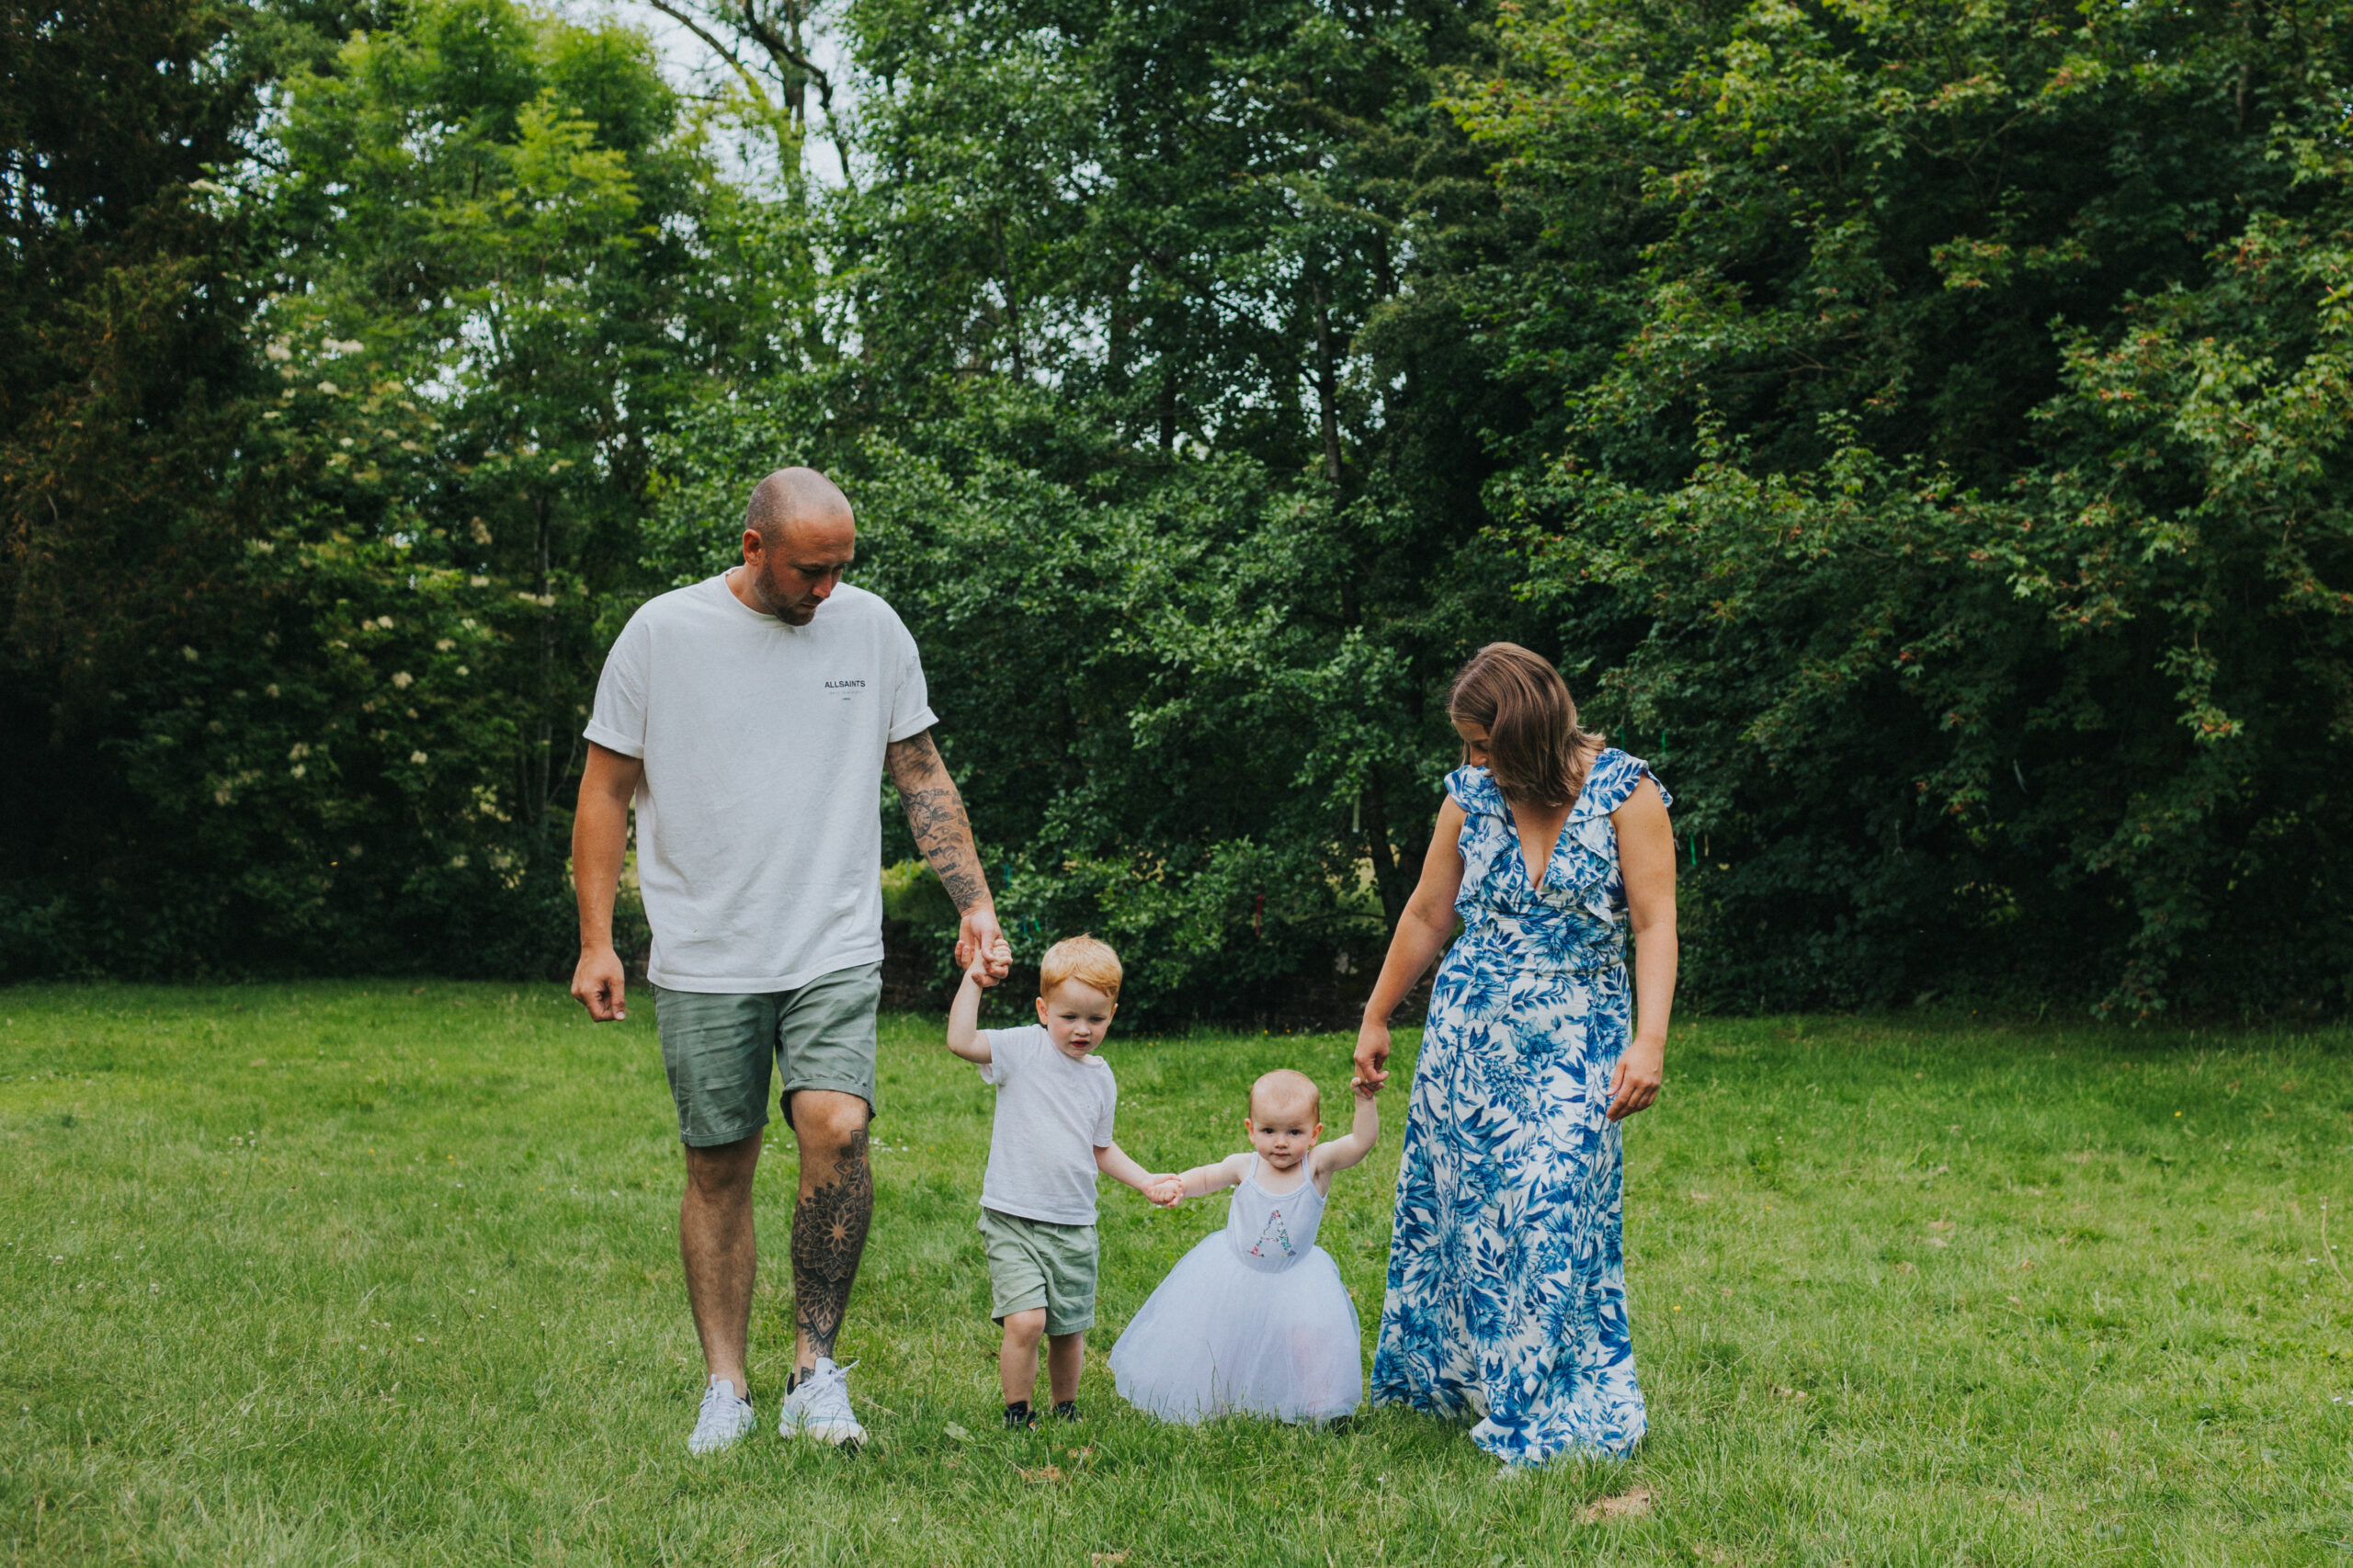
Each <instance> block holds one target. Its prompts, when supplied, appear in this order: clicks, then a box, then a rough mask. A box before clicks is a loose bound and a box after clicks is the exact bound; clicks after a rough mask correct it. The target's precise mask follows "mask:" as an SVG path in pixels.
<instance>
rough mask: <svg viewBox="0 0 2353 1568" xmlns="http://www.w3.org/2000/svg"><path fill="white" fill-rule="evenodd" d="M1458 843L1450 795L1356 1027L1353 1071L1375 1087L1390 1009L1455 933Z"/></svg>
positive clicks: (1385, 1053) (1457, 814)
mask: <svg viewBox="0 0 2353 1568" xmlns="http://www.w3.org/2000/svg"><path fill="white" fill-rule="evenodd" d="M1461 845H1462V808H1461V806H1458V805H1456V804H1455V803H1454V798H1453V797H1452V796H1450V795H1449V797H1447V801H1446V804H1444V805H1442V806H1440V807H1439V808H1438V825H1437V826H1436V827H1435V828H1433V829H1432V830H1431V831H1430V847H1429V853H1428V854H1427V855H1425V856H1423V857H1422V880H1421V881H1420V882H1419V883H1418V884H1416V885H1415V889H1414V896H1413V897H1412V898H1411V899H1409V900H1407V901H1406V903H1405V913H1404V915H1402V916H1400V917H1399V919H1398V921H1397V931H1396V934H1395V935H1394V936H1392V937H1390V938H1389V956H1388V957H1387V958H1385V959H1383V960H1381V978H1380V979H1378V980H1376V981H1374V982H1373V983H1372V995H1371V996H1370V998H1368V999H1367V1000H1366V1002H1365V1005H1364V1022H1363V1024H1362V1025H1361V1026H1360V1027H1359V1028H1358V1030H1357V1056H1356V1069H1357V1077H1358V1080H1359V1081H1361V1082H1363V1083H1366V1084H1370V1085H1372V1086H1373V1087H1374V1088H1376V1089H1378V1088H1380V1087H1381V1085H1383V1084H1385V1083H1387V1082H1388V1081H1389V1074H1388V1072H1387V1070H1386V1068H1387V1063H1388V1061H1389V1015H1390V1014H1392V1013H1393V1012H1395V1011H1396V1010H1397V1004H1398V1003H1400V1002H1403V1001H1404V999H1405V993H1406V992H1408V991H1411V990H1412V989H1413V988H1414V983H1415V982H1416V981H1418V980H1420V979H1421V978H1422V972H1423V971H1425V970H1427V969H1428V968H1429V967H1430V964H1431V963H1432V961H1434V960H1436V959H1437V958H1438V954H1439V953H1441V952H1443V951H1445V950H1446V944H1447V942H1448V941H1449V939H1450V938H1452V937H1453V935H1454V895H1455V894H1457V893H1459V892H1461V891H1462V847H1461Z"/></svg>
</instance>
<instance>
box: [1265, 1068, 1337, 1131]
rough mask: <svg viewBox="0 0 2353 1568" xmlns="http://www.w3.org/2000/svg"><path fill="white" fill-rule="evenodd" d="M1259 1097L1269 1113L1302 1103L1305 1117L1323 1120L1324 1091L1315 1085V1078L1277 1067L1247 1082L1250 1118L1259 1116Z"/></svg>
mask: <svg viewBox="0 0 2353 1568" xmlns="http://www.w3.org/2000/svg"><path fill="white" fill-rule="evenodd" d="M1260 1096H1264V1097H1265V1099H1266V1101H1267V1111H1268V1112H1269V1114H1271V1113H1273V1112H1277V1111H1284V1110H1289V1109H1290V1108H1293V1107H1295V1106H1297V1105H1300V1104H1302V1102H1304V1103H1305V1105H1306V1107H1307V1119H1308V1120H1310V1121H1321V1120H1323V1119H1324V1091H1323V1090H1321V1089H1319V1088H1317V1087H1316V1086H1315V1080H1314V1079H1313V1078H1311V1077H1309V1076H1308V1075H1307V1074H1304V1073H1296V1072H1293V1071H1292V1070H1291V1069H1290V1068H1288V1067H1278V1068H1276V1069H1275V1070H1274V1071H1273V1072H1271V1073H1267V1074H1261V1075H1260V1076H1259V1079H1258V1081H1257V1082H1256V1083H1255V1084H1253V1085H1250V1119H1251V1120H1253V1121H1256V1120H1257V1119H1258V1101H1259V1098H1260Z"/></svg>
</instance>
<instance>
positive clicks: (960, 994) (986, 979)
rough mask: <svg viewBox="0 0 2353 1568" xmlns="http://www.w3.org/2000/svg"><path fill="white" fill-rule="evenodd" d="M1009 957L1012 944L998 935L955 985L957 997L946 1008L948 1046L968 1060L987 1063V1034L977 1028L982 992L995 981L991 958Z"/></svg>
mask: <svg viewBox="0 0 2353 1568" xmlns="http://www.w3.org/2000/svg"><path fill="white" fill-rule="evenodd" d="M1012 959H1013V949H1012V946H1011V945H1010V944H1009V943H1006V941H1004V940H1003V939H1001V938H1000V939H999V940H998V941H997V942H996V943H995V946H994V947H992V948H991V949H988V950H986V951H983V952H979V953H975V954H974V955H973V956H972V967H971V968H970V969H968V970H966V971H964V983H962V984H961V985H959V986H958V987H957V988H956V1000H955V1001H954V1002H953V1003H951V1004H949V1008H948V1049H949V1050H950V1051H954V1052H955V1053H956V1054H957V1055H959V1056H961V1057H962V1058H963V1059H964V1060H965V1061H967V1062H979V1063H980V1064H981V1065H982V1066H983V1067H985V1066H987V1065H988V1064H989V1061H990V1056H989V1040H988V1036H986V1035H984V1034H983V1033H982V1032H981V1029H980V1023H981V992H982V990H983V988H984V987H987V986H991V985H995V983H996V976H995V975H994V974H992V973H990V972H989V964H990V962H991V960H995V961H997V962H1000V963H1009V962H1011V961H1012Z"/></svg>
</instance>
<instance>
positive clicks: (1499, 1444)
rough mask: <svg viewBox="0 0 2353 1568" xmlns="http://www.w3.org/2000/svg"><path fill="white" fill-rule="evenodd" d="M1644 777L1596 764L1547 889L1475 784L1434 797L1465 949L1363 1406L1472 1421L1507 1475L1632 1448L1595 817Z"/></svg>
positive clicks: (1613, 1009)
mask: <svg viewBox="0 0 2353 1568" xmlns="http://www.w3.org/2000/svg"><path fill="white" fill-rule="evenodd" d="M1648 777H1650V769H1649V766H1648V765H1647V764H1645V763H1644V762H1643V761H1642V759H1640V758H1639V757H1632V756H1627V755H1626V754H1625V753H1624V752H1622V751H1619V750H1617V749H1615V748H1611V749H1608V750H1605V751H1603V752H1602V753H1601V755H1600V756H1598V757H1597V758H1596V759H1595V761H1594V764H1593V767H1592V768H1591V769H1590V771H1589V772H1588V773H1587V776H1586V785H1585V792H1584V793H1583V794H1582V795H1581V796H1579V797H1578V800H1577V803H1576V805H1575V806H1574V808H1573V809H1572V810H1571V812H1570V813H1569V820H1568V822H1567V824H1565V825H1564V826H1563V829H1562V832H1561V839H1560V842H1559V843H1558V844H1557V845H1555V846H1553V850H1552V863H1551V866H1550V867H1549V868H1548V869H1547V870H1546V872H1545V875H1544V885H1543V887H1542V888H1541V889H1538V888H1536V887H1533V886H1531V885H1530V884H1529V877H1528V862H1527V860H1526V859H1525V858H1524V857H1523V856H1522V855H1521V853H1520V847H1519V835H1518V830H1517V829H1516V828H1515V827H1514V825H1513V824H1512V817H1511V808H1510V807H1509V806H1508V805H1506V803H1505V801H1504V797H1503V792H1502V791H1501V790H1498V789H1497V788H1496V787H1495V780H1494V779H1492V778H1489V777H1488V775H1487V771H1486V769H1484V768H1483V767H1464V768H1458V769H1457V770H1456V771H1455V772H1453V773H1451V774H1449V775H1448V777H1447V780H1446V789H1447V793H1448V794H1449V795H1451V796H1452V797H1453V798H1454V801H1455V803H1456V804H1457V805H1459V806H1461V808H1462V812H1463V815H1464V818H1465V820H1464V823H1463V825H1462V836H1461V850H1462V892H1461V894H1460V895H1459V896H1458V897H1457V898H1456V899H1455V901H1454V909H1455V913H1456V914H1458V915H1461V917H1462V921H1463V926H1464V929H1463V933H1462V937H1461V940H1459V941H1457V942H1456V943H1455V944H1454V948H1453V950H1452V951H1450V952H1449V953H1448V954H1447V956H1446V960H1445V962H1444V963H1442V964H1441V965H1440V966H1439V968H1438V982H1437V984H1436V987H1435V988H1434V989H1433V991H1432V993H1431V995H1430V1011H1429V1022H1428V1025H1427V1028H1426V1029H1425V1031H1424V1033H1423V1035H1422V1049H1421V1059H1420V1062H1419V1063H1418V1064H1417V1065H1416V1066H1415V1070H1414V1090H1413V1100H1412V1102H1411V1105H1410V1107H1409V1108H1408V1111H1407V1115H1406V1120H1405V1141H1404V1142H1405V1148H1404V1157H1403V1163H1402V1165H1401V1168H1400V1170H1399V1172H1398V1179H1397V1218H1396V1226H1395V1229H1394V1231H1393V1232H1392V1235H1391V1239H1390V1244H1389V1290H1388V1295H1387V1299H1386V1300H1385V1301H1383V1302H1382V1305H1381V1345H1380V1348H1379V1350H1378V1351H1377V1352H1376V1353H1375V1354H1374V1357H1373V1363H1372V1397H1373V1401H1374V1403H1406V1404H1412V1405H1415V1406H1416V1407H1417V1408H1420V1409H1424V1410H1430V1411H1435V1412H1438V1413H1440V1414H1443V1415H1478V1416H1480V1417H1481V1418H1482V1419H1481V1420H1480V1422H1479V1424H1478V1426H1475V1427H1473V1428H1472V1433H1471V1436H1472V1440H1474V1441H1475V1442H1477V1443H1478V1444H1479V1446H1480V1447H1481V1448H1483V1449H1486V1450H1487V1451H1488V1452H1489V1453H1492V1454H1495V1455H1496V1456H1498V1457H1499V1458H1501V1459H1504V1460H1507V1461H1509V1462H1511V1463H1514V1464H1540V1463H1542V1462H1544V1461H1545V1460H1549V1459H1552V1457H1553V1456H1555V1455H1557V1454H1561V1453H1563V1452H1567V1451H1571V1450H1583V1451H1586V1452H1598V1453H1607V1454H1617V1453H1623V1452H1624V1451H1625V1450H1626V1449H1630V1448H1631V1447H1632V1446H1633V1445H1634V1442H1635V1441H1636V1439H1638V1438H1640V1437H1642V1435H1643V1391H1642V1389H1641V1388H1640V1387H1639V1386H1637V1384H1636V1383H1635V1381H1634V1350H1633V1344H1632V1341H1631V1339H1630V1338H1629V1336H1628V1335H1627V1328H1626V1264H1625V1257H1624V1254H1623V1252H1622V1250H1621V1247H1620V1236H1621V1226H1620V1213H1619V1193H1620V1158H1621V1152H1622V1147H1623V1146H1622V1144H1621V1142H1620V1135H1619V1129H1618V1126H1617V1124H1616V1123H1614V1122H1612V1121H1611V1120H1610V1119H1609V1118H1608V1107H1609V1077H1610V1073H1611V1071H1612V1070H1613V1069H1614V1068H1615V1067H1616V1066H1617V1064H1618V1059H1619V1057H1620V1054H1622V1053H1623V1052H1624V1051H1625V1049H1626V1044H1627V1040H1628V1039H1629V1036H1630V1033H1631V1027H1632V1015H1633V1006H1632V1000H1633V999H1632V988H1631V984H1630V983H1629V982H1628V979H1627V972H1626V927H1627V917H1626V886H1625V881H1624V879H1623V878H1622V877H1621V875H1620V871H1619V867H1618V837H1617V831H1616V829H1615V827H1614V826H1613V825H1612V824H1611V823H1610V820H1609V813H1610V812H1613V811H1615V810H1616V809H1617V808H1618V807H1619V806H1620V804H1622V803H1623V802H1624V801H1625V800H1626V797H1627V796H1628V795H1630V794H1631V793H1632V792H1633V790H1634V789H1635V787H1636V786H1637V785H1638V784H1640V783H1641V782H1642V780H1643V778H1648ZM1654 782H1655V780H1654ZM1659 793H1660V795H1661V796H1662V797H1663V798H1665V796H1666V792H1665V789H1664V788H1661V790H1660V791H1659Z"/></svg>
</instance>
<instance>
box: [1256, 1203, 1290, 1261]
mask: <svg viewBox="0 0 2353 1568" xmlns="http://www.w3.org/2000/svg"><path fill="white" fill-rule="evenodd" d="M1268 1242H1272V1243H1274V1244H1275V1245H1276V1247H1277V1248H1278V1249H1279V1250H1280V1252H1281V1253H1282V1256H1285V1257H1289V1256H1291V1250H1290V1226H1289V1225H1286V1224H1284V1223H1283V1211H1282V1210H1279V1209H1278V1210H1274V1211H1273V1212H1272V1213H1270V1214H1268V1215H1267V1223H1266V1225H1265V1227H1264V1228H1262V1229H1261V1230H1260V1231H1259V1232H1258V1239H1257V1241H1256V1243H1254V1244H1252V1246H1251V1248H1250V1256H1252V1257H1272V1256H1275V1255H1274V1254H1273V1253H1270V1252H1268V1251H1267V1243H1268Z"/></svg>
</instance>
